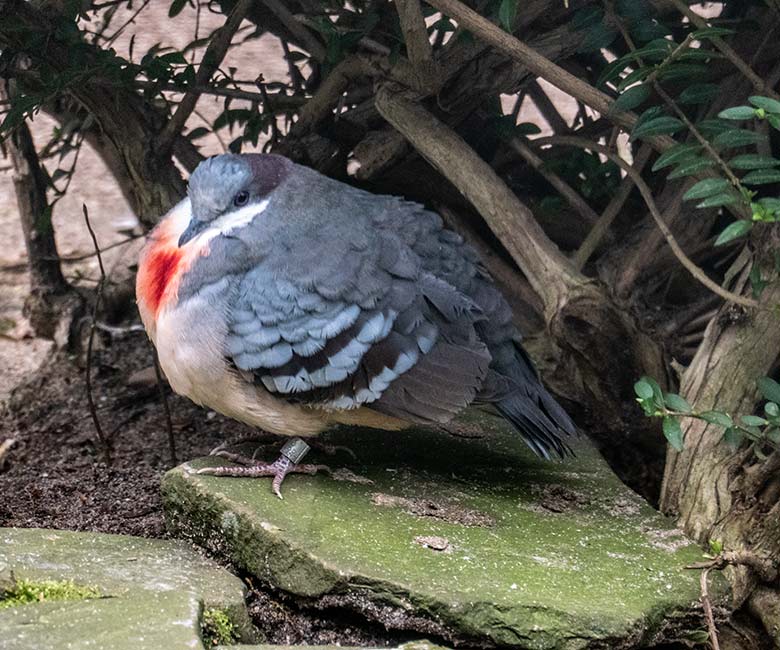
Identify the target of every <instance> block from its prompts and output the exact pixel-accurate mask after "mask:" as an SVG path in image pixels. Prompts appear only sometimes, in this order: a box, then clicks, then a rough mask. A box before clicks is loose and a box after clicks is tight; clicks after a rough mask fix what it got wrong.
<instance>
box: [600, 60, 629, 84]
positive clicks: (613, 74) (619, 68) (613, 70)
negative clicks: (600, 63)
mask: <svg viewBox="0 0 780 650" xmlns="http://www.w3.org/2000/svg"><path fill="white" fill-rule="evenodd" d="M628 64H629V61H626V60H625V59H623V58H620V59H615V60H614V61H612V62H611V63H608V64H607V65H606V66H604V69H603V70H602V71H601V75H599V78H598V80H597V81H596V85H597V86H599V87H602V86H603V85H604V84H606V83H607V82H608V81H612V80H613V79H616V78H617V77H618V76H619V75H620V73H621V72H623V70H625V69H626V66H628Z"/></svg>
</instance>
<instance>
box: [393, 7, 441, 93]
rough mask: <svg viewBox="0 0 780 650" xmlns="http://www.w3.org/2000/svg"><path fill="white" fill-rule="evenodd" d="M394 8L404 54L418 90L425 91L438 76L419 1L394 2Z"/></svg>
mask: <svg viewBox="0 0 780 650" xmlns="http://www.w3.org/2000/svg"><path fill="white" fill-rule="evenodd" d="M395 7H396V9H397V10H398V18H399V19H400V21H401V29H402V30H403V33H404V41H405V43H406V53H407V55H408V56H409V60H410V61H411V63H412V66H413V67H414V70H415V72H416V73H417V80H418V88H419V89H420V90H425V89H426V88H427V87H428V86H429V85H430V84H431V83H432V82H433V81H434V80H435V79H436V78H437V76H438V75H437V74H436V65H435V63H434V61H433V49H432V48H431V42H430V41H429V40H428V30H427V29H426V27H425V18H423V13H422V9H420V3H419V0H396V2H395Z"/></svg>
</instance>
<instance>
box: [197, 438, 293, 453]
mask: <svg viewBox="0 0 780 650" xmlns="http://www.w3.org/2000/svg"><path fill="white" fill-rule="evenodd" d="M280 437H281V436H279V435H277V434H275V433H265V432H257V433H253V434H251V435H248V436H241V437H240V438H236V439H235V440H226V441H225V442H222V443H220V444H219V445H217V446H216V447H214V449H212V450H211V451H210V452H209V456H219V455H221V454H220V452H222V451H225V450H226V449H227V448H228V447H238V446H239V445H246V444H249V443H257V448H258V449H260V447H264V446H265V445H270V444H275V443H277V442H278V441H279V438H280ZM255 453H257V451H255Z"/></svg>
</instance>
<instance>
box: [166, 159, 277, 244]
mask: <svg viewBox="0 0 780 650" xmlns="http://www.w3.org/2000/svg"><path fill="white" fill-rule="evenodd" d="M290 168H291V162H290V161H289V160H287V159H286V158H284V157H282V156H275V155H260V154H249V155H235V154H224V155H221V156H214V157H213V158H209V159H208V160H204V161H203V162H202V163H201V164H200V165H198V167H197V169H195V171H194V172H193V173H192V176H190V183H189V189H188V194H189V198H190V204H191V209H192V216H191V219H190V223H189V225H188V226H187V228H186V229H185V230H184V232H183V233H182V234H181V236H180V237H179V242H178V243H179V247H181V246H184V245H186V244H187V243H188V242H190V241H192V240H194V239H195V238H198V237H201V236H204V237H206V238H208V239H212V238H213V237H216V236H219V235H224V234H228V233H230V232H232V231H235V230H237V229H239V228H243V227H244V226H246V225H248V224H249V223H250V222H251V221H252V220H253V219H254V218H255V217H256V216H258V215H259V214H260V213H262V212H263V211H264V210H265V209H266V207H267V206H268V203H269V200H270V196H269V195H270V194H271V193H272V192H273V191H274V189H276V188H277V187H278V186H279V185H280V184H281V183H282V182H283V181H284V180H285V178H286V177H287V176H288V174H289V172H290Z"/></svg>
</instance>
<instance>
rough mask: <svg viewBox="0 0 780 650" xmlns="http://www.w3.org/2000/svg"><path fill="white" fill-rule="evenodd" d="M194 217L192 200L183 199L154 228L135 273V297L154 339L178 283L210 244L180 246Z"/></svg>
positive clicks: (206, 253) (144, 321)
mask: <svg viewBox="0 0 780 650" xmlns="http://www.w3.org/2000/svg"><path fill="white" fill-rule="evenodd" d="M191 217H192V210H191V207H190V201H189V199H185V200H183V201H181V202H180V203H179V204H178V205H176V207H174V208H173V209H172V210H171V211H170V212H169V213H168V214H167V215H166V217H165V218H164V219H163V220H162V221H161V222H160V223H159V224H158V225H157V227H155V228H154V230H152V232H151V233H150V234H149V239H148V241H147V243H146V246H145V247H144V248H143V250H142V251H141V256H140V258H139V262H138V274H137V276H136V300H137V302H138V310H139V312H140V313H141V320H143V323H144V326H145V327H146V331H147V332H148V333H149V336H150V338H151V339H152V340H153V341H154V340H155V335H156V329H157V320H158V318H159V316H160V314H161V313H162V312H163V311H164V310H165V309H167V308H169V307H171V306H172V305H174V304H175V303H176V301H177V299H178V291H179V285H180V284H181V280H182V278H183V277H184V275H185V274H186V273H187V272H188V271H189V270H190V269H191V268H192V265H193V264H194V262H195V261H196V260H197V258H198V257H201V256H203V255H208V253H209V249H208V245H207V244H205V243H204V244H203V245H196V242H192V243H191V244H189V245H187V246H184V247H179V245H178V242H179V237H181V234H182V233H183V232H184V230H185V229H186V228H187V225H188V224H189V222H190V219H191Z"/></svg>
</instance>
